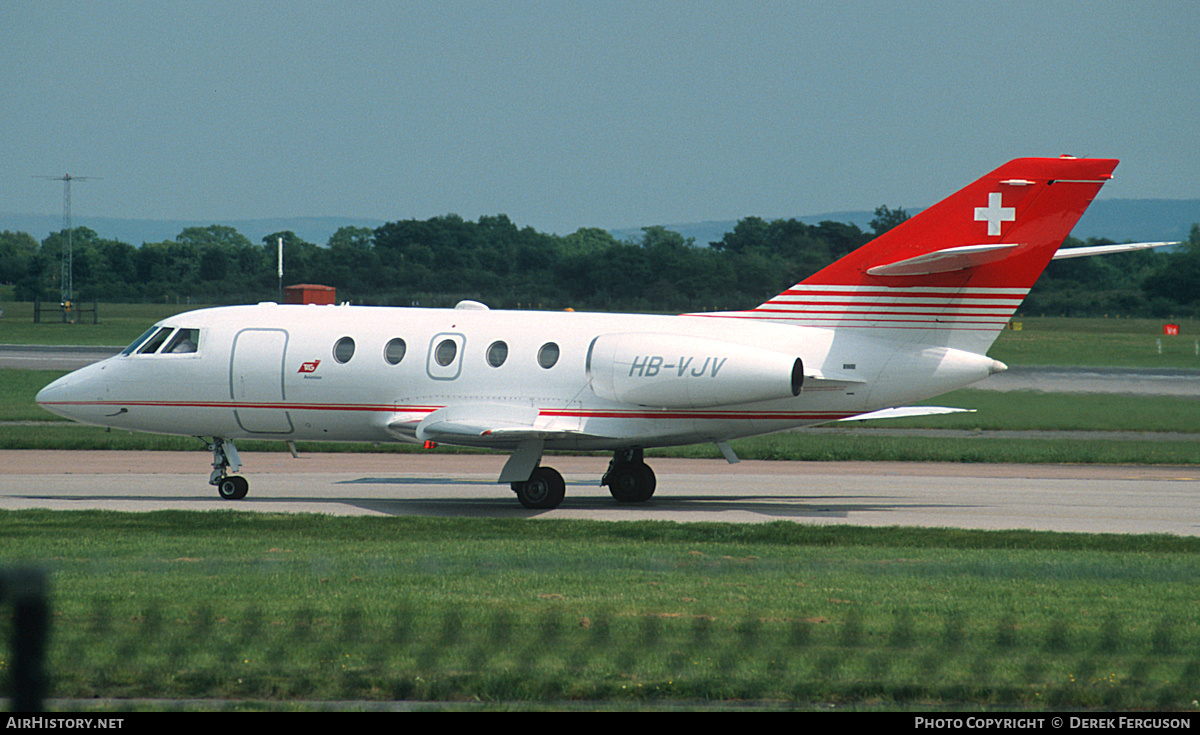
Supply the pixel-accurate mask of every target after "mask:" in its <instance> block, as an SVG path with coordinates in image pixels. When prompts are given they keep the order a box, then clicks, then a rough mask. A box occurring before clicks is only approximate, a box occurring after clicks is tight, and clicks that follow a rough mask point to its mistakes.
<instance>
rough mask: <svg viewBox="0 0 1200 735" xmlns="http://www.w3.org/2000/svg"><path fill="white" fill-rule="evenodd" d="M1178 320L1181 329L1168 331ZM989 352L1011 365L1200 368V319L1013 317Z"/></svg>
mask: <svg viewBox="0 0 1200 735" xmlns="http://www.w3.org/2000/svg"><path fill="white" fill-rule="evenodd" d="M1167 323H1172V324H1178V325H1179V326H1180V333H1179V334H1178V335H1174V336H1166V335H1164V334H1163V325H1164V324H1167ZM1017 324H1020V325H1021V329H1020V330H1016V329H1008V330H1005V331H1004V332H1001V333H1000V336H999V338H997V340H996V343H995V344H994V345H993V346H992V349H991V350H989V351H988V354H989V355H991V356H992V357H994V358H995V359H997V360H1000V361H1001V362H1004V363H1007V364H1008V365H1056V366H1072V365H1078V366H1087V367H1156V368H1193V369H1200V354H1197V349H1198V343H1197V340H1198V339H1200V320H1198V319H1192V318H1171V319H1101V318H1095V319H1072V318H1062V317H1014V318H1013V320H1012V326H1016V325H1017Z"/></svg>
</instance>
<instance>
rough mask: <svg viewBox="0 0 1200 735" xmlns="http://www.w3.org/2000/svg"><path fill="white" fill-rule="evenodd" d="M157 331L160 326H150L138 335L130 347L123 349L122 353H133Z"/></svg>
mask: <svg viewBox="0 0 1200 735" xmlns="http://www.w3.org/2000/svg"><path fill="white" fill-rule="evenodd" d="M156 331H158V327H150V328H149V329H147V330H146V331H145V332H142V336H141V337H138V338H137V339H135V340H134V341H133V342H131V343H130V344H129V346H128V347H126V348H125V349H123V350H121V354H122V355H132V354H133V351H134V350H136V349H137V348H138V347H141V346H142V343H143V342H145V341H146V340H148V339H150V335H152V334H154V333H155V332H156Z"/></svg>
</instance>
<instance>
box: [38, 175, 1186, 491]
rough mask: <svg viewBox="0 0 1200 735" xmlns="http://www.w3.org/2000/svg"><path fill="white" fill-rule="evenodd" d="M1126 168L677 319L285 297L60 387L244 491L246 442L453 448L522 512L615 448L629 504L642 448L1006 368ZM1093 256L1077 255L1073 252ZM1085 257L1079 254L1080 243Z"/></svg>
mask: <svg viewBox="0 0 1200 735" xmlns="http://www.w3.org/2000/svg"><path fill="white" fill-rule="evenodd" d="M1116 165H1117V161H1115V160H1106V159H1076V158H1070V157H1062V158H1030V159H1018V160H1014V161H1012V162H1010V163H1007V164H1005V165H1004V166H1001V167H1000V168H998V169H996V170H995V171H993V172H992V173H990V174H988V175H986V176H984V177H983V178H981V179H979V180H978V181H976V182H975V183H973V184H971V185H970V186H968V187H966V188H965V189H963V190H961V191H959V192H958V193H956V194H954V195H953V196H951V197H949V198H948V199H946V200H944V201H942V202H941V203H939V204H937V205H935V206H933V207H931V208H929V209H926V210H925V211H923V212H921V213H919V214H917V215H916V216H914V217H912V218H911V219H909V220H908V221H906V222H904V223H903V224H901V225H899V226H898V227H896V228H894V229H892V230H890V231H889V232H887V233H885V234H883V235H881V236H879V237H878V238H876V239H875V240H873V241H871V242H870V243H868V244H867V245H865V246H863V247H861V248H859V249H858V250H856V251H854V252H852V253H850V254H849V255H847V256H846V257H844V258H842V259H841V260H839V261H837V262H836V263H833V264H832V265H830V266H828V267H827V268H825V269H824V270H822V271H820V272H819V273H817V274H815V275H813V276H812V277H811V278H808V279H806V280H805V281H803V282H801V283H799V284H797V285H796V286H794V287H792V288H790V289H788V290H786V291H784V292H783V293H781V294H779V295H778V296H776V297H775V298H773V299H771V300H769V301H767V302H766V303H764V304H761V305H760V306H758V307H756V308H753V309H750V310H748V311H733V312H719V313H704V314H683V315H677V316H661V315H631V314H592V313H575V312H530V311H500V310H489V309H488V308H487V307H486V306H484V305H483V304H480V303H477V302H472V301H464V302H462V303H460V304H459V305H458V306H457V307H455V308H453V309H416V308H392V307H364V306H346V305H343V306H314V305H286V306H281V305H277V304H273V303H265V304H258V305H256V306H229V307H218V308H212V309H201V310H198V311H192V312H187V313H184V314H179V315H177V316H172V317H170V318H168V319H164V320H163V321H161V322H159V323H158V324H156V325H155V326H154V327H152V328H150V329H149V330H148V331H147V332H146V333H145V334H143V335H142V336H141V337H139V338H138V339H137V340H136V341H135V342H134V343H133V344H131V345H129V346H128V347H127V348H125V350H123V351H122V352H121V353H120V354H119V355H117V356H114V357H112V358H110V359H107V360H104V361H102V362H99V363H96V364H93V365H90V366H88V367H86V368H83V369H82V370H78V371H76V372H73V373H71V374H69V375H67V376H64V377H63V378H61V379H59V380H57V381H55V382H53V383H51V384H50V385H48V386H46V387H45V388H44V389H43V390H42V391H41V392H40V393H38V395H37V402H38V403H39V404H40V405H41V406H43V407H44V408H46V409H47V410H49V411H51V412H53V413H56V414H59V415H61V416H65V417H68V418H71V419H75V420H77V421H80V422H83V423H87V424H95V425H99V426H109V427H113V428H117V429H129V430H133V431H145V432H154V433H161V434H179V435H187V436H198V437H202V438H204V440H205V441H208V440H209V438H211V442H210V443H209V446H210V448H211V450H212V453H213V470H212V474H211V476H210V480H209V481H210V483H211V484H213V485H215V486H216V488H217V490H218V492H219V494H220V495H221V497H223V498H228V499H240V498H243V497H245V495H246V492H247V489H248V486H249V483H248V482H247V480H246V479H245V478H244V477H242V476H240V475H237V474H234V473H236V472H238V471H239V470H240V468H241V460H240V459H239V457H238V453H237V449H236V447H235V443H234V442H235V441H236V440H239V439H278V440H281V441H286V442H293V441H301V440H333V441H352V442H390V441H396V442H416V443H425V442H440V443H446V444H455V445H463V446H470V447H488V448H492V449H499V450H503V451H506V452H509V453H510V457H509V459H508V461H507V463H506V464H505V465H504V467H503V469H502V470H501V472H500V476H499V479H498V482H500V483H509V484H511V487H512V489H513V490H514V491H515V492H516V495H517V498H518V500H519V501H520V502H521V503H522V504H523V505H525V506H526V507H529V508H536V509H549V508H554V507H556V506H558V505H559V503H560V502H562V500H563V496H564V491H565V486H564V482H563V478H562V476H561V475H560V474H559V473H558V472H557V471H555V470H554V469H552V468H550V467H547V466H544V465H542V464H541V460H542V455H543V452H545V451H546V450H606V451H612V452H614V458H613V460H612V462H611V464H610V465H609V468H608V471H607V472H606V473H605V474H604V477H603V479H602V480H601V483H602V484H603V485H606V486H608V487H609V489H610V490H611V492H612V495H613V497H614V498H615V499H616V500H617V501H619V502H627V503H637V502H643V501H646V500H648V499H649V498H650V497H651V495H652V494H653V493H654V490H655V476H654V473H653V471H651V469H650V468H649V467H648V466H647V465H646V463H645V462H644V461H643V454H642V452H643V450H644V449H646V448H649V447H663V446H672V445H681V444H693V443H700V442H713V443H715V444H716V445H717V446H718V447H719V448H720V450H721V452H722V454H723V455H724V456H725V458H726V459H727V460H729V461H730V462H735V461H737V457H736V455H735V454H734V452H733V450H732V449H731V448H730V446H729V443H728V442H729V441H730V440H732V439H736V438H739V437H746V436H752V435H756V434H765V433H769V432H775V431H781V430H784V429H790V428H794V427H800V426H809V425H812V424H821V423H826V422H831V421H838V420H843V419H851V418H854V419H864V418H877V417H887V416H895V415H913V414H921V413H933V412H942V411H948V410H953V409H941V408H936V407H910V406H909V404H911V403H913V402H915V401H920V400H923V399H927V398H930V397H933V396H937V395H939V394H942V393H946V392H948V391H952V390H955V389H958V388H962V387H964V386H967V385H970V384H971V383H974V382H976V381H979V380H982V379H984V378H986V377H987V376H989V375H991V374H993V373H996V372H999V371H1001V370H1004V369H1005V366H1004V365H1003V364H1002V363H1000V362H997V361H996V360H993V359H991V358H989V357H987V356H986V354H985V353H986V352H987V350H988V348H989V347H990V345H991V344H992V342H993V340H995V338H996V336H997V335H998V334H999V333H1000V331H1001V330H1002V329H1003V328H1004V327H1005V325H1006V323H1007V321H1008V319H1009V317H1010V316H1012V314H1013V313H1014V311H1016V309H1017V307H1018V306H1019V305H1020V303H1021V300H1022V299H1023V298H1024V297H1025V295H1026V294H1027V293H1028V291H1029V289H1030V287H1031V286H1032V285H1033V283H1034V281H1035V280H1037V278H1038V276H1039V275H1040V274H1041V273H1042V271H1043V269H1045V267H1046V265H1047V264H1048V263H1049V262H1050V260H1051V259H1052V258H1055V257H1073V256H1075V255H1085V254H1086V255H1091V254H1096V252H1097V251H1098V252H1119V251H1124V250H1129V249H1133V248H1137V247H1148V246H1157V245H1163V244H1167V243H1138V244H1135V245H1117V246H1108V247H1101V248H1099V249H1097V248H1076V249H1074V250H1064V251H1060V250H1059V248H1060V246H1061V244H1062V242H1063V240H1064V238H1066V236H1067V235H1068V234H1069V233H1070V231H1071V228H1072V227H1073V226H1074V225H1075V222H1076V221H1077V220H1078V219H1079V217H1080V216H1081V215H1082V214H1083V212H1084V210H1085V209H1086V208H1087V206H1088V204H1089V203H1090V202H1091V201H1092V199H1093V197H1095V195H1096V193H1097V192H1098V191H1099V190H1100V187H1101V186H1102V185H1103V184H1104V182H1105V181H1107V180H1108V179H1109V178H1111V173H1112V171H1113V169H1114V168H1115V167H1116ZM1075 251H1079V252H1075ZM1083 251H1086V252H1083Z"/></svg>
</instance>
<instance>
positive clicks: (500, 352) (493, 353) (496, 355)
mask: <svg viewBox="0 0 1200 735" xmlns="http://www.w3.org/2000/svg"><path fill="white" fill-rule="evenodd" d="M507 359H508V345H507V344H506V343H504V342H493V343H492V346H491V347H489V348H488V351H487V361H488V364H489V365H491V366H492V367H500V366H501V365H503V364H504V361H505V360H507Z"/></svg>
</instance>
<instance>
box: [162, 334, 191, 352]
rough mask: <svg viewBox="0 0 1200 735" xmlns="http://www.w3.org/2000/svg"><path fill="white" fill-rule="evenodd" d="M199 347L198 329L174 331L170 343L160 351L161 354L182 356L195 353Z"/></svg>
mask: <svg viewBox="0 0 1200 735" xmlns="http://www.w3.org/2000/svg"><path fill="white" fill-rule="evenodd" d="M199 346H200V330H199V329H177V330H175V336H173V337H171V341H170V342H168V343H167V346H166V347H164V348H163V350H162V351H163V354H167V353H170V354H172V355H183V354H187V353H190V352H195V351H196V350H197V349H198V348H199Z"/></svg>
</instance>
